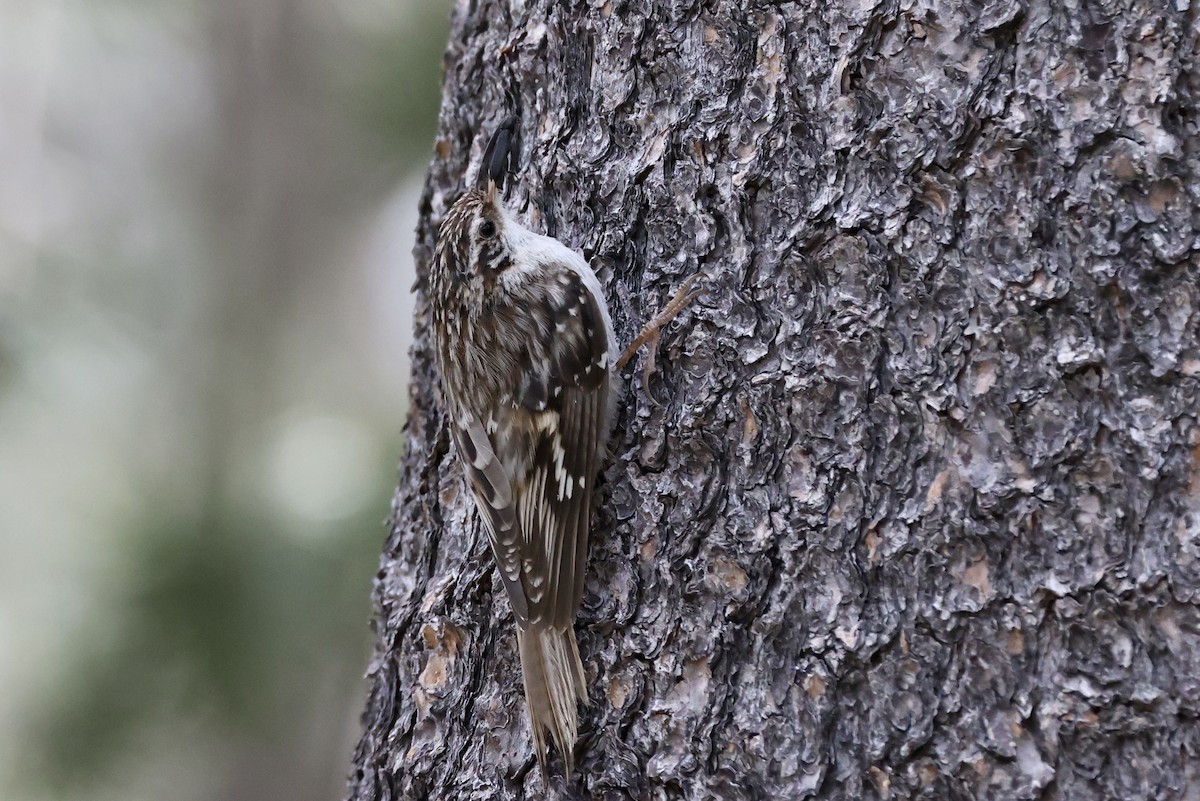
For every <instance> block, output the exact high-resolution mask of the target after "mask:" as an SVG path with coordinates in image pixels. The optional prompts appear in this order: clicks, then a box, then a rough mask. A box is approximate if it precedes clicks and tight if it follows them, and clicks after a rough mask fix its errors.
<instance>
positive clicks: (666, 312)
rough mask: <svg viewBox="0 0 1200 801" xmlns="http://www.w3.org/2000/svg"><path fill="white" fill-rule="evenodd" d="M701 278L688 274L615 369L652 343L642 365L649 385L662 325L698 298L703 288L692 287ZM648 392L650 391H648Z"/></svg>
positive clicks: (622, 356) (643, 328) (646, 383)
mask: <svg viewBox="0 0 1200 801" xmlns="http://www.w3.org/2000/svg"><path fill="white" fill-rule="evenodd" d="M699 280H700V274H699V273H697V274H696V275H691V276H688V277H687V278H686V279H684V281H683V283H682V284H680V285H679V290H678V291H677V292H676V293H675V297H673V298H671V302H670V303H668V304H667V305H666V306H665V307H664V308H663V310H662V311H660V312H659V313H658V314H656V315H655V316H654V319H653V320H651V321H650V322H648V323H646V324H645V325H644V326H642V330H641V332H640V333H639V334H638V335H637V336H636V337H634V338H633V342H630V343H629V347H627V348H626V349H625V352H624V353H622V354H621V358H619V359H617V362H616V364H615V365H614V369H616V370H620V369H621V368H623V367H624V366H625V365H626V364H628V363H629V360H630V359H632V358H633V356H634V354H636V353H637V352H638V349H639V348H640V347H642V345H647V344H648V345H650V352H649V353H648V354H647V355H646V363H645V364H644V365H643V366H642V389H643V390H645V389H646V388H647V386H648V385H649V381H650V376H651V375H653V374H654V351H655V346H656V345H658V338H659V336H660V335H661V333H662V327H663V326H664V325H666V324H667V323H669V322H671V321H672V320H674V319H675V317H676V316H677V315H678V314H679V313H680V312H681V311H683V310H684V309H686V308H687V307H688V305H689V304H690V303H691V302H692V301H693V300H695V299H696V298H697V296H699V295H700V294H701V293H703V292H704V290H703V289H697V290H695V291H694V292H693V291H691V289H692V287H693V286H694V285H695V284H696V282H697V281H699ZM647 394H648V393H647Z"/></svg>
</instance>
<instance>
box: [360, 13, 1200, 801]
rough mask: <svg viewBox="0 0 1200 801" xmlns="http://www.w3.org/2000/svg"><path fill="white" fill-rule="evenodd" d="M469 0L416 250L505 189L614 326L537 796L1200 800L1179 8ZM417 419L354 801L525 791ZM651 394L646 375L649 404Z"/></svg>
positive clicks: (1191, 196) (446, 476) (500, 603)
mask: <svg viewBox="0 0 1200 801" xmlns="http://www.w3.org/2000/svg"><path fill="white" fill-rule="evenodd" d="M750 6H751V7H750V8H748V9H747V8H746V7H745V4H743V3H741V2H726V3H720V2H717V3H694V2H675V3H658V2H648V1H647V2H643V3H636V2H630V3H614V2H603V3H598V4H597V5H595V6H584V5H579V4H571V5H569V6H568V5H566V4H560V3H557V2H549V0H540V1H538V2H530V3H527V4H526V3H515V4H513V5H512V6H510V5H508V4H504V3H483V4H476V3H472V2H466V3H460V4H459V5H457V6H456V8H455V11H454V24H453V32H452V34H451V43H450V47H449V50H448V51H447V55H446V68H447V72H446V80H445V87H444V103H443V108H442V114H441V119H440V123H439V133H438V138H437V143H436V156H435V158H434V160H433V162H432V164H431V166H430V171H429V179H428V183H427V188H426V192H425V196H424V199H423V201H422V218H421V225H420V231H419V244H418V246H417V248H416V252H415V258H416V262H417V267H418V271H419V273H420V274H421V275H424V274H425V271H426V269H427V266H428V263H429V258H430V254H431V252H432V248H433V237H434V232H435V227H436V223H437V221H438V220H439V219H440V217H441V215H442V214H444V212H445V211H446V209H447V208H448V206H449V204H450V202H451V201H452V200H453V198H454V197H455V196H456V194H457V193H458V192H459V191H460V190H462V189H463V188H465V187H466V185H467V177H468V176H467V167H468V163H469V160H472V159H473V161H472V162H471V163H477V162H478V159H479V150H480V148H481V147H482V146H483V144H484V142H485V141H486V138H487V136H488V134H489V133H490V132H491V130H492V128H493V127H494V126H495V125H496V124H497V123H498V122H499V121H500V120H501V119H502V118H503V117H504V116H506V115H507V114H509V113H516V114H517V115H519V117H520V121H521V122H520V126H521V135H522V143H521V144H522V149H521V157H520V165H521V168H520V174H519V176H518V177H517V179H516V181H515V191H514V193H513V195H512V196H511V197H510V203H511V204H512V205H513V206H514V207H516V208H517V209H518V210H520V213H521V216H522V218H523V219H524V220H525V221H526V222H527V223H529V224H530V226H531V227H532V228H534V229H535V230H539V231H542V232H546V233H550V234H552V235H555V236H557V237H558V238H560V239H561V240H563V241H564V242H565V243H567V244H568V245H569V246H571V247H573V248H576V249H579V250H581V251H582V252H583V253H584V255H585V256H587V257H588V258H589V259H590V260H591V261H592V263H593V265H594V266H595V267H596V269H597V272H598V273H599V276H600V279H601V282H602V283H604V284H605V287H606V291H607V293H608V297H609V302H610V305H611V307H612V310H613V316H614V322H615V324H616V325H617V328H618V332H619V334H620V335H621V336H623V337H625V338H626V340H628V339H629V338H632V337H633V335H634V334H635V333H636V331H637V329H638V327H639V326H640V325H641V324H642V323H643V322H644V321H645V320H646V319H648V318H649V317H650V316H652V315H653V313H654V312H655V311H656V310H657V308H658V307H659V306H660V305H661V304H662V303H663V302H665V301H666V300H667V299H668V298H669V297H670V295H671V293H672V291H673V290H674V288H675V287H676V286H677V285H678V284H679V282H680V281H681V280H682V279H683V278H684V277H685V276H688V275H690V274H692V273H695V272H700V273H703V274H704V275H705V276H706V278H705V282H706V284H707V286H708V288H709V291H708V294H707V296H705V297H704V298H702V299H700V300H699V301H697V302H696V303H695V304H694V305H693V306H692V307H691V308H690V309H689V310H688V311H686V312H685V313H684V314H683V315H682V316H681V318H680V319H679V320H678V321H677V322H675V323H673V324H672V325H670V326H669V327H668V328H667V330H666V332H665V336H664V338H663V342H662V344H661V348H660V351H659V360H658V361H659V372H658V373H657V374H656V375H655V376H654V378H653V379H652V380H651V383H650V393H651V394H653V395H654V396H655V397H656V398H657V399H658V400H659V401H661V402H662V405H661V406H658V405H655V403H654V402H652V400H651V398H650V397H648V395H647V393H645V392H643V391H642V390H641V387H640V378H639V377H638V376H639V371H638V369H637V366H636V365H633V366H631V367H629V368H627V369H626V370H625V377H626V379H627V380H626V381H625V385H624V388H623V389H621V390H619V391H620V392H621V398H620V403H619V406H620V408H621V410H622V411H621V414H620V417H619V419H618V421H617V427H616V433H615V435H614V439H613V442H612V449H611V450H612V453H613V456H612V459H611V462H610V466H609V467H608V469H607V471H606V473H605V480H604V482H603V485H602V487H601V491H600V499H599V504H598V511H597V513H596V524H595V526H594V532H593V540H592V546H591V556H590V561H589V577H588V582H587V589H586V593H585V597H584V600H583V606H582V609H581V611H580V616H579V620H578V624H577V627H576V630H577V633H578V638H579V646H580V651H581V652H582V655H583V661H584V665H585V668H586V670H587V678H588V683H589V688H590V693H591V703H590V705H589V706H588V707H587V708H586V709H582V708H581V727H582V732H581V739H580V743H579V746H578V749H577V752H576V772H575V774H574V775H573V776H572V777H571V779H570V781H569V782H567V783H566V784H560V786H559V787H558V790H559V791H560V793H561V795H562V797H577V798H604V799H667V798H686V799H707V798H720V799H758V798H786V799H800V798H821V799H858V798H912V797H922V798H935V799H958V798H987V799H1032V798H1044V799H1057V798H1062V799H1093V798H1094V799H1117V798H1119V799H1134V798H1147V799H1149V798H1155V799H1159V798H1162V799H1169V798H1196V797H1200V767H1197V766H1198V765H1200V756H1198V751H1200V724H1198V723H1197V714H1198V712H1200V636H1198V634H1197V632H1198V631H1200V607H1198V605H1197V600H1198V599H1200V428H1198V426H1197V416H1198V415H1200V399H1198V398H1200V335H1198V333H1197V331H1198V329H1200V316H1198V313H1197V309H1198V306H1200V239H1198V237H1197V235H1198V228H1200V184H1198V181H1197V159H1198V158H1200V129H1198V118H1197V112H1196V108H1197V103H1200V77H1198V74H1200V73H1198V70H1197V56H1196V53H1197V43H1198V37H1200V33H1198V23H1197V7H1196V4H1195V3H1194V2H1190V3H1189V2H1187V0H1180V2H1164V0H1144V2H1098V1H1094V2H1090V3H1082V2H1078V3H1076V2H1065V3H1060V2H1055V3H1048V2H1028V3H1025V2H1005V1H1004V0H995V1H993V2H966V3H959V2H948V1H947V0H929V2H925V3H908V2H905V3H898V2H883V3H873V2H867V3H857V4H856V3H848V4H842V3H829V4H827V3H824V2H821V3H783V4H778V5H776V4H750ZM418 298H419V300H418V308H417V317H416V344H415V345H414V348H413V357H414V361H413V376H412V395H411V397H412V405H411V408H410V411H409V413H410V417H409V421H408V425H407V428H406V435H405V448H406V451H405V453H406V455H405V457H404V461H403V463H402V467H401V477H400V486H399V489H398V491H397V495H396V500H395V506H394V515H393V519H392V523H391V526H392V528H391V535H390V537H389V538H388V540H387V542H386V545H385V548H384V552H383V556H382V561H381V569H380V572H379V576H378V581H377V583H376V587H375V598H376V604H377V610H378V611H377V618H376V621H375V627H376V632H377V635H378V639H377V653H376V657H375V659H374V661H373V662H372V664H371V667H370V669H369V673H368V679H369V682H370V695H369V698H368V700H367V704H366V711H365V713H364V715H363V734H362V739H361V741H360V743H359V745H358V748H357V749H356V751H355V754H354V768H353V772H352V775H351V780H350V786H349V791H348V798H350V799H353V801H374V800H375V799H418V798H434V799H515V798H534V797H539V796H540V794H541V781H540V779H539V778H538V776H537V771H536V770H534V765H535V762H534V758H533V752H532V749H531V745H530V735H529V731H528V726H527V722H526V718H525V713H524V708H523V700H522V697H521V689H520V687H521V682H520V674H519V668H518V663H517V655H516V646H515V639H514V636H513V626H512V619H511V614H510V610H509V608H508V604H507V602H506V601H505V600H504V595H503V592H502V590H501V588H500V585H499V583H498V580H497V578H496V576H495V574H494V569H493V566H492V561H491V557H490V554H489V553H488V551H487V543H486V537H485V536H484V535H483V534H482V532H481V531H480V526H479V523H478V521H477V520H476V516H475V512H474V510H473V509H472V507H471V503H470V498H469V496H468V493H467V492H466V490H465V487H464V485H463V479H462V476H461V472H460V470H459V468H458V465H457V464H456V463H455V462H454V461H453V459H452V454H451V453H450V449H449V444H448V438H447V433H446V430H445V426H444V424H443V420H442V418H441V416H440V411H439V408H440V407H439V402H438V397H437V391H438V390H437V383H436V377H435V375H434V371H433V368H432V361H431V357H430V351H429V338H428V323H429V315H428V302H427V299H426V297H425V296H424V294H423V285H422V284H421V283H420V282H418ZM630 379H632V380H630Z"/></svg>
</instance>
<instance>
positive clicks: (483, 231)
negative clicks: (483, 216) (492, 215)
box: [479, 220, 496, 239]
mask: <svg viewBox="0 0 1200 801" xmlns="http://www.w3.org/2000/svg"><path fill="white" fill-rule="evenodd" d="M479 235H480V236H482V237H483V238H484V239H491V238H492V237H493V236H495V235H496V224H495V223H494V222H492V221H491V220H484V221H483V225H481V226H479Z"/></svg>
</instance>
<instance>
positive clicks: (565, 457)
mask: <svg viewBox="0 0 1200 801" xmlns="http://www.w3.org/2000/svg"><path fill="white" fill-rule="evenodd" d="M559 276H560V284H559V289H561V290H562V291H558V292H555V293H554V294H552V295H550V296H548V298H547V299H546V301H545V304H544V305H542V306H541V311H540V313H539V315H538V319H539V320H545V321H548V323H547V324H546V325H545V326H543V329H542V330H540V331H539V330H537V329H536V328H535V327H532V326H531V327H530V332H531V333H530V336H531V344H530V347H531V350H533V351H535V353H534V354H533V355H532V358H531V363H533V364H537V365H540V366H541V368H542V369H533V370H530V371H529V372H528V373H527V374H526V375H525V376H523V378H522V382H521V385H520V387H518V388H517V391H516V393H515V395H514V403H513V405H512V406H510V407H506V409H505V410H504V411H505V412H506V414H505V415H503V416H502V418H501V420H500V421H499V423H498V425H497V431H496V433H495V435H494V437H496V438H497V439H496V440H495V441H497V442H498V441H500V440H499V439H498V438H500V437H505V436H507V437H509V438H510V439H509V442H510V443H512V444H511V446H510V447H506V448H502V449H501V452H503V453H506V454H507V453H512V454H514V455H515V456H514V458H513V459H512V460H511V462H507V463H506V467H507V468H508V472H509V475H511V476H512V477H513V479H514V480H513V482H512V486H513V496H514V497H513V502H514V503H515V505H516V509H517V527H518V529H519V531H520V533H521V536H520V557H521V575H520V581H521V585H522V588H523V590H524V593H525V601H526V604H527V609H528V617H527V619H526V623H527V624H530V625H542V626H545V625H550V626H554V627H555V628H559V629H561V628H563V627H566V626H569V625H571V623H572V621H573V620H574V619H575V612H576V610H577V609H578V608H579V601H580V599H581V598H582V596H583V584H584V575H585V570H586V565H587V543H588V529H589V525H590V518H591V508H592V505H591V501H592V487H593V486H594V484H595V481H596V474H597V473H598V472H599V468H600V465H599V459H600V453H601V452H602V442H601V438H602V437H604V436H606V435H607V431H606V428H607V426H606V423H605V420H606V415H607V410H608V393H609V356H610V354H609V342H608V332H607V330H606V324H605V320H604V318H602V316H601V309H600V306H599V303H601V302H603V301H601V300H598V299H597V298H596V297H595V296H593V294H592V293H591V291H589V289H588V288H587V286H585V285H584V283H583V281H582V280H581V278H580V276H579V275H578V274H577V273H575V272H574V271H571V270H567V269H565V268H564V269H562V270H561V272H559ZM517 442H523V443H526V447H525V448H520V447H517V445H516V443H517ZM514 607H515V604H514ZM518 619H519V618H518Z"/></svg>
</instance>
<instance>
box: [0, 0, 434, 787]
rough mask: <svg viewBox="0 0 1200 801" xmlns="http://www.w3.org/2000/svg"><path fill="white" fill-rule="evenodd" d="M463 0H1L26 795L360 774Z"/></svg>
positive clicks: (0, 243)
mask: <svg viewBox="0 0 1200 801" xmlns="http://www.w3.org/2000/svg"><path fill="white" fill-rule="evenodd" d="M448 16H449V4H448V3H446V2H432V1H429V0H208V1H207V2H199V0H0V798H2V799H5V801H10V800H13V801H25V800H26V799H28V800H29V801H41V800H42V799H156V800H157V799H163V798H169V799H172V801H189V800H190V799H243V798H245V799H251V798H253V799H290V800H299V801H303V799H330V798H338V797H340V795H341V792H342V787H343V778H344V773H345V771H346V769H347V768H348V766H349V762H350V752H351V749H352V747H353V743H354V740H355V736H356V734H357V731H358V720H357V719H358V714H359V712H360V710H361V707H362V704H363V700H364V696H365V684H364V683H363V681H362V678H361V677H362V674H363V672H364V670H365V667H366V664H367V662H368V660H369V658H370V647H371V636H370V631H369V628H368V620H369V617H370V611H371V610H370V590H371V580H372V577H373V575H374V572H375V569H376V564H377V559H378V554H379V549H380V545H381V543H382V541H383V538H384V534H385V531H384V520H385V518H386V517H387V515H388V511H389V499H390V495H391V490H392V488H393V486H394V484H395V465H396V463H397V461H398V459H399V457H400V452H399V451H400V442H401V439H400V428H401V426H402V424H403V421H404V415H405V403H406V400H405V398H406V393H405V381H406V380H407V375H408V365H407V357H406V350H407V346H408V341H409V337H410V326H411V312H410V299H409V295H410V287H411V284H412V280H413V271H412V264H411V258H410V249H411V247H412V235H413V228H414V226H415V224H416V206H417V197H418V194H419V191H420V186H421V181H422V177H423V176H422V174H423V171H424V167H425V164H426V163H427V161H428V159H429V157H430V154H431V144H432V136H433V130H434V121H435V117H436V113H437V107H438V100H439V90H440V81H441V53H442V50H443V48H444V45H445V41H446V35H447V30H448Z"/></svg>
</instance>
